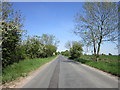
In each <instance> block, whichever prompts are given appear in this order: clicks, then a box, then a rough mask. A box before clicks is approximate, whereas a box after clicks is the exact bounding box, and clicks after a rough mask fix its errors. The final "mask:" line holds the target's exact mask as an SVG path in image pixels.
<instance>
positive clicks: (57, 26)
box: [13, 2, 118, 55]
mask: <svg viewBox="0 0 120 90" xmlns="http://www.w3.org/2000/svg"><path fill="white" fill-rule="evenodd" d="M83 4H84V3H83V2H14V4H13V8H14V9H15V10H21V12H22V16H24V17H25V20H24V27H23V29H25V30H27V35H31V36H32V35H39V36H41V35H42V34H52V35H54V36H55V37H56V38H57V39H58V40H59V41H60V43H59V44H58V51H65V50H66V48H65V43H66V42H67V41H80V40H81V38H80V37H79V36H76V35H75V34H74V33H73V30H74V25H75V22H74V16H75V14H76V13H77V12H82V11H83V8H82V5H83ZM115 48H116V47H115V44H112V43H105V44H103V45H102V46H101V51H100V53H105V54H108V53H112V54H114V55H116V54H118V50H117V49H115ZM86 50H87V49H86V48H85V47H84V51H86ZM90 53H91V50H88V51H87V54H90Z"/></svg>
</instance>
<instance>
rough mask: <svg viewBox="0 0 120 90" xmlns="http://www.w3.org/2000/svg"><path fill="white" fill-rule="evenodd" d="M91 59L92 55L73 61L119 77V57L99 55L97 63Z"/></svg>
mask: <svg viewBox="0 0 120 90" xmlns="http://www.w3.org/2000/svg"><path fill="white" fill-rule="evenodd" d="M92 58H93V56H92V55H83V56H81V58H77V59H74V60H75V61H78V62H81V63H83V64H87V65H89V66H92V67H95V68H97V69H100V70H102V71H105V72H108V73H111V74H113V75H116V76H119V77H120V71H119V68H120V66H119V65H120V60H119V58H120V56H107V55H104V56H102V55H101V56H100V60H99V61H98V62H96V61H94V60H93V59H92Z"/></svg>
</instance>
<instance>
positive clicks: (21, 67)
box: [2, 56, 56, 84]
mask: <svg viewBox="0 0 120 90" xmlns="http://www.w3.org/2000/svg"><path fill="white" fill-rule="evenodd" d="M55 57H56V56H52V57H48V58H36V59H28V60H23V61H20V62H19V63H14V64H12V65H10V66H7V67H6V68H4V70H3V73H2V83H3V84H4V83H6V82H10V81H13V80H15V79H17V78H18V77H25V76H27V75H28V73H29V72H31V71H33V70H35V69H37V68H39V67H40V66H42V65H43V64H45V63H47V62H49V61H51V60H53V59H54V58H55Z"/></svg>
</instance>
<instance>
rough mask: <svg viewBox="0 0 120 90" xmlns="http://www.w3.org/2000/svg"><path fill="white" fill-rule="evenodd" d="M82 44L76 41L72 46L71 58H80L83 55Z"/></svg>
mask: <svg viewBox="0 0 120 90" xmlns="http://www.w3.org/2000/svg"><path fill="white" fill-rule="evenodd" d="M82 51H83V49H82V45H81V44H80V43H77V42H76V43H74V44H73V46H72V48H70V58H71V59H74V58H79V57H80V56H81V55H82Z"/></svg>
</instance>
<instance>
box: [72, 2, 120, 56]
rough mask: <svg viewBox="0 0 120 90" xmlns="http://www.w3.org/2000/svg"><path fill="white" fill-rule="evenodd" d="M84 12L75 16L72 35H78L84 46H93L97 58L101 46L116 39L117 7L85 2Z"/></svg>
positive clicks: (113, 4) (110, 4) (107, 3)
mask: <svg viewBox="0 0 120 90" xmlns="http://www.w3.org/2000/svg"><path fill="white" fill-rule="evenodd" d="M83 9H84V12H83V13H81V12H80V13H77V14H76V16H75V22H76V24H75V30H74V33H75V34H77V35H80V37H81V38H82V39H83V41H84V42H85V43H86V45H91V46H93V51H94V55H95V57H96V58H97V57H99V52H100V47H101V44H102V43H103V42H105V41H116V40H117V38H118V7H117V3H115V2H86V3H85V4H84V5H83Z"/></svg>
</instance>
